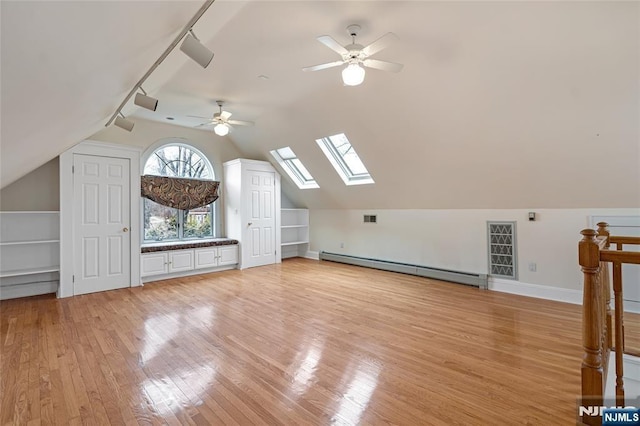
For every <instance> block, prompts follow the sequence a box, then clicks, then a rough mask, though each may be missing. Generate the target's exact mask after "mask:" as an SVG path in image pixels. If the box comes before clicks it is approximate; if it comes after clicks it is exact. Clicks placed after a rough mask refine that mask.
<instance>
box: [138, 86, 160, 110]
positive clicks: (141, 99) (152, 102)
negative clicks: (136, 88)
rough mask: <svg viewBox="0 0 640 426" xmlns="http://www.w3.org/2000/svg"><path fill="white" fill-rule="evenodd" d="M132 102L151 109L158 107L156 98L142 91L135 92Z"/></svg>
mask: <svg viewBox="0 0 640 426" xmlns="http://www.w3.org/2000/svg"><path fill="white" fill-rule="evenodd" d="M141 89H142V88H141ZM133 103H134V104H136V105H138V106H141V107H143V108H146V109H148V110H151V111H155V110H156V108H158V100H157V99H156V98H152V97H151V96H147V95H146V94H143V93H136V97H135V99H134V101H133Z"/></svg>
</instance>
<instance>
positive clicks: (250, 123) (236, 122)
mask: <svg viewBox="0 0 640 426" xmlns="http://www.w3.org/2000/svg"><path fill="white" fill-rule="evenodd" d="M227 124H233V125H234V126H253V124H254V123H253V121H243V120H229V121H227Z"/></svg>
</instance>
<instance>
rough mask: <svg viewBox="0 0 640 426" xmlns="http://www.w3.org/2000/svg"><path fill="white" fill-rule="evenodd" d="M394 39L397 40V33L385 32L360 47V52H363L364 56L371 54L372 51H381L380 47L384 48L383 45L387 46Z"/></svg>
mask: <svg viewBox="0 0 640 426" xmlns="http://www.w3.org/2000/svg"><path fill="white" fill-rule="evenodd" d="M396 40H398V36H397V35H395V34H394V33H386V34H385V35H383V36H382V37H380V38H379V39H377V40H376V41H374V42H373V43H371V44H370V45H368V46H365V47H364V48H363V49H362V53H364V54H365V56H371V55H373V54H374V53H377V52H379V51H381V50H382V49H384V48H385V47H387V46H388V45H390V44H391V43H393V42H394V41H396Z"/></svg>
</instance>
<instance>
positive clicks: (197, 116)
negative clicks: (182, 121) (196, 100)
mask: <svg viewBox="0 0 640 426" xmlns="http://www.w3.org/2000/svg"><path fill="white" fill-rule="evenodd" d="M187 117H191V118H203V119H205V120H211V117H200V116H199V115H187Z"/></svg>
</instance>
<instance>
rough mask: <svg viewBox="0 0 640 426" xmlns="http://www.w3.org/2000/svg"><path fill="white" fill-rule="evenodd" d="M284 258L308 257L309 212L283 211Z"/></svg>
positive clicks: (281, 232) (282, 239)
mask: <svg viewBox="0 0 640 426" xmlns="http://www.w3.org/2000/svg"><path fill="white" fill-rule="evenodd" d="M280 212H281V213H280V219H281V226H280V235H281V238H280V240H281V243H280V246H281V252H282V258H283V259H284V258H288V257H296V256H306V254H307V251H308V250H309V210H307V209H289V208H286V209H281V210H280Z"/></svg>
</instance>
